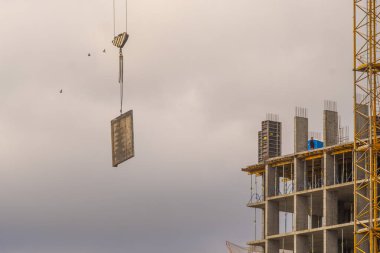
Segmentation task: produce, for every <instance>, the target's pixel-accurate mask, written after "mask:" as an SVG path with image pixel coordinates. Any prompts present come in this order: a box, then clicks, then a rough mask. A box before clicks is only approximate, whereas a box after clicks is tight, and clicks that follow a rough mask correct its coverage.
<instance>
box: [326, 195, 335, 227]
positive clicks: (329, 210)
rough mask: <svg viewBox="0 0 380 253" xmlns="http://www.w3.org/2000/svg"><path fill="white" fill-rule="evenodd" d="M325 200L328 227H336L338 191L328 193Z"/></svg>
mask: <svg viewBox="0 0 380 253" xmlns="http://www.w3.org/2000/svg"><path fill="white" fill-rule="evenodd" d="M325 196H326V198H325V203H326V205H325V209H326V213H325V215H326V216H325V217H326V225H327V226H331V225H336V224H338V195H337V192H336V191H326V195H325Z"/></svg>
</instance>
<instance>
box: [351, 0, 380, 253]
mask: <svg viewBox="0 0 380 253" xmlns="http://www.w3.org/2000/svg"><path fill="white" fill-rule="evenodd" d="M379 3H380V0H354V20H353V21H354V22H353V23H354V30H353V35H354V41H353V43H354V50H353V53H354V62H353V70H354V157H353V160H354V221H355V222H354V223H355V225H354V230H355V234H354V248H355V251H354V252H355V253H361V252H366V253H367V252H369V253H378V252H379V249H378V245H377V244H378V243H377V239H378V238H380V229H379V221H378V212H379V203H378V190H377V189H378V187H379V185H380V181H379V178H378V174H379V173H378V166H377V156H378V150H379V144H378V141H377V132H378V129H379V124H378V123H379V122H378V119H379V114H378V110H379V105H380V103H379V92H380V89H379V84H378V75H379V71H380V64H379V59H378V58H377V51H378V50H380V43H379V39H380V35H379V34H378V33H377V26H378V24H379V23H380V17H379V16H380V12H379V9H380V8H379ZM367 111H368V113H367Z"/></svg>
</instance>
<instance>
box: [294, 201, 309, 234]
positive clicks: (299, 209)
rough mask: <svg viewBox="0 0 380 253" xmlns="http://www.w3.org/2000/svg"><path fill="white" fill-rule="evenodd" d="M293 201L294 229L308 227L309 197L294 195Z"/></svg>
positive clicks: (298, 229)
mask: <svg viewBox="0 0 380 253" xmlns="http://www.w3.org/2000/svg"><path fill="white" fill-rule="evenodd" d="M295 201H296V206H295V210H296V211H295V215H296V217H295V220H296V231H300V230H305V229H308V210H309V199H308V197H306V196H297V195H296V200H295Z"/></svg>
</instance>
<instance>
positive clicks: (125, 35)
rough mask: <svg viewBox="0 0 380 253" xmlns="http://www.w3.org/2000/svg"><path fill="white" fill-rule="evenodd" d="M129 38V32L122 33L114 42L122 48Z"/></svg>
mask: <svg viewBox="0 0 380 253" xmlns="http://www.w3.org/2000/svg"><path fill="white" fill-rule="evenodd" d="M128 38H129V35H128V33H120V34H119V35H117V36H116V37H115V38H114V39H113V41H112V44H113V45H114V46H115V47H118V48H120V49H121V48H123V47H124V45H125V44H126V43H127V40H128Z"/></svg>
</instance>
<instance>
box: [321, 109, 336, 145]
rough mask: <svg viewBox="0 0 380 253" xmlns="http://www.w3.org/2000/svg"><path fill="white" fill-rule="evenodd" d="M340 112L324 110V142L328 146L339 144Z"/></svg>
mask: <svg viewBox="0 0 380 253" xmlns="http://www.w3.org/2000/svg"><path fill="white" fill-rule="evenodd" d="M338 127H339V126H338V112H334V111H328V110H324V111H323V142H324V145H325V146H326V147H328V146H333V145H336V144H338Z"/></svg>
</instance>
